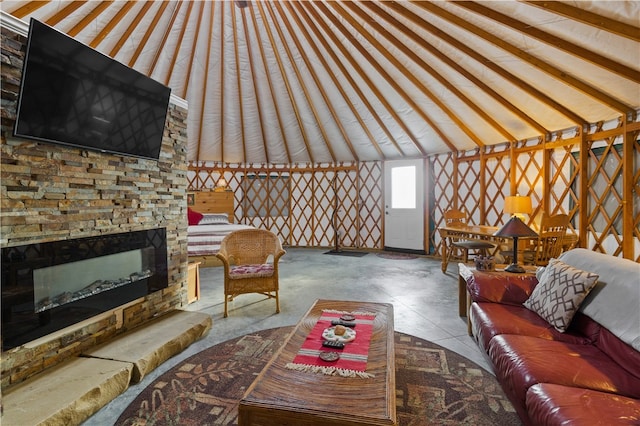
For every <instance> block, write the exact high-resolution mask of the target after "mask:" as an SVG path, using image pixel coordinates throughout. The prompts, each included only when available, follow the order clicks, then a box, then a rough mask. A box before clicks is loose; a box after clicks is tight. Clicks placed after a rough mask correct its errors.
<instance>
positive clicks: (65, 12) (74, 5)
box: [44, 0, 87, 27]
mask: <svg viewBox="0 0 640 426" xmlns="http://www.w3.org/2000/svg"><path fill="white" fill-rule="evenodd" d="M85 3H87V1H86V0H82V1H72V2H71V3H69V4H68V5H66V6H65V7H63V8H62V9H60V10H59V11H58V12H57V13H56V14H55V15H53V16H52V17H50V18H47V20H46V21H44V22H45V23H46V24H47V25H50V26H52V27H55V26H56V25H57V24H58V23H59V22H60V21H62V20H63V19H65V18H66V17H67V16H69V15H71V14H72V13H73V12H75V11H76V10H78V9H80V8H81V7H82V6H84V4H85Z"/></svg>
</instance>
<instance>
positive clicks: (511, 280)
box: [459, 264, 538, 306]
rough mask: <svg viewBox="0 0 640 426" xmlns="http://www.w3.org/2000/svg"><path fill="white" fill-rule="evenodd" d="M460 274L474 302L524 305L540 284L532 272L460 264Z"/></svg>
mask: <svg viewBox="0 0 640 426" xmlns="http://www.w3.org/2000/svg"><path fill="white" fill-rule="evenodd" d="M459 268H460V275H462V276H463V277H464V279H465V281H466V283H467V291H468V292H469V295H470V296H471V300H473V301H474V302H496V303H506V304H511V305H518V306H522V302H524V301H525V300H527V299H528V298H529V296H530V295H531V292H533V289H534V288H535V286H536V285H537V284H538V280H537V279H536V277H535V276H533V275H531V274H512V273H499V274H496V273H495V272H485V271H472V270H470V269H469V268H467V267H466V266H465V265H464V264H460V266H459Z"/></svg>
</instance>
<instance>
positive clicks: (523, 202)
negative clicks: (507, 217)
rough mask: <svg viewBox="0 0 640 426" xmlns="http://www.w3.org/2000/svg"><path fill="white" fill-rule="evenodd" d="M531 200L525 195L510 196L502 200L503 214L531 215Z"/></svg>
mask: <svg viewBox="0 0 640 426" xmlns="http://www.w3.org/2000/svg"><path fill="white" fill-rule="evenodd" d="M532 211H533V208H532V206H531V198H530V197H528V196H526V195H511V196H509V197H506V198H505V199H504V212H505V213H508V214H511V215H513V214H531V212H532Z"/></svg>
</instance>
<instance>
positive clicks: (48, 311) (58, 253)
mask: <svg viewBox="0 0 640 426" xmlns="http://www.w3.org/2000/svg"><path fill="white" fill-rule="evenodd" d="M167 284H168V281H167V244H166V230H165V228H157V229H150V230H144V231H133V232H127V233H120V234H107V235H98V236H94V237H85V238H76V239H71V240H63V241H51V242H43V243H34V244H27V245H21V246H15V247H3V248H2V306H1V311H0V312H2V330H3V333H2V350H3V351H6V350H9V349H13V348H15V347H16V346H19V345H22V344H24V343H27V342H30V341H32V340H35V339H37V338H40V337H42V336H45V335H47V334H50V333H53V332H55V331H58V330H60V329H62V328H64V327H67V326H70V325H73V324H76V323H79V322H81V321H83V320H85V319H87V318H90V317H93V316H96V315H98V314H101V313H103V312H106V311H108V310H110V309H113V308H116V307H118V306H122V305H125V304H127V303H129V302H132V301H134V300H136V299H138V298H142V297H145V296H147V295H149V294H152V293H154V292H156V291H159V290H162V289H164V288H166V287H167Z"/></svg>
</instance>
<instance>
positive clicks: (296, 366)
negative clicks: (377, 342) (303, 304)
mask: <svg viewBox="0 0 640 426" xmlns="http://www.w3.org/2000/svg"><path fill="white" fill-rule="evenodd" d="M345 314H349V315H353V316H354V317H355V318H356V319H355V323H356V326H355V327H354V330H355V332H356V337H355V339H354V340H353V341H351V342H348V343H345V347H344V349H334V348H327V347H324V346H322V342H323V341H324V339H323V337H322V332H323V331H324V330H325V329H327V328H329V327H332V325H331V321H332V320H337V319H340V317H341V316H342V315H345ZM374 319H375V314H373V313H367V312H338V311H329V310H325V311H322V316H321V317H320V318H319V319H318V321H317V322H316V325H315V326H314V327H313V329H312V330H311V332H310V333H309V335H308V336H307V338H306V339H305V341H304V343H303V344H302V346H301V348H300V350H299V351H298V354H297V355H296V357H295V358H294V359H293V362H290V363H288V364H287V366H286V367H287V368H289V369H292V370H299V371H308V372H312V373H322V374H328V375H339V376H345V377H355V376H359V377H365V378H369V377H373V375H372V374H370V373H367V372H366V369H367V358H368V356H369V344H370V343H371V335H372V334H373V320H374ZM322 352H337V353H338V354H340V358H339V359H338V360H337V361H323V360H322V359H320V353H322Z"/></svg>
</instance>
